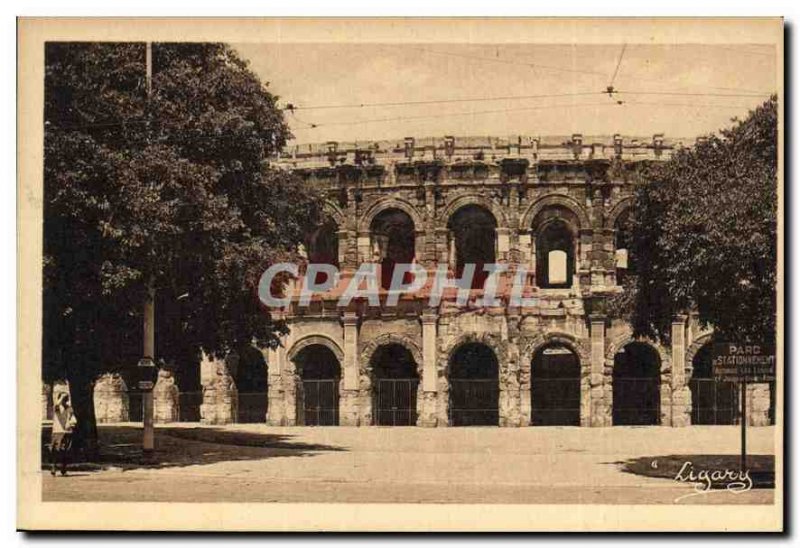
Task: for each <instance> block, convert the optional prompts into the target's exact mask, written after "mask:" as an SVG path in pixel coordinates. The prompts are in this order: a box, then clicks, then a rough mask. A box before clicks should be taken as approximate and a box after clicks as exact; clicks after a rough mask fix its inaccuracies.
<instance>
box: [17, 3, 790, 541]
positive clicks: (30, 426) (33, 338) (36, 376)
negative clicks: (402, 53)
mask: <svg viewBox="0 0 800 548" xmlns="http://www.w3.org/2000/svg"><path fill="white" fill-rule="evenodd" d="M59 40H63V41H75V40H85V41H93V40H116V41H128V40H129V41H144V40H154V41H224V42H307V43H325V42H355V43H358V42H363V43H367V42H383V43H402V42H427V43H458V42H473V43H518V42H526V43H562V44H563V43H580V44H614V43H619V44H621V43H624V42H628V43H651V44H677V43H697V44H699V43H730V44H736V43H758V44H775V46H776V55H777V57H778V58H777V64H776V66H777V71H776V72H777V78H778V81H777V82H776V89H777V90H778V98H779V105H780V110H779V124H780V129H781V131H780V137H779V138H780V147H779V150H780V158H779V170H780V181H781V184H780V185H779V192H778V244H779V248H778V267H779V268H778V324H777V325H778V345H777V353H778V364H779V365H778V371H779V373H778V381H777V390H776V395H777V404H776V428H775V432H776V435H775V455H776V485H777V486H778V487H777V488H776V490H775V503H774V504H773V505H753V506H740V505H713V506H712V505H703V506H699V507H698V506H694V505H680V506H679V505H639V506H634V505H591V504H583V505H578V504H576V505H522V504H520V505H507V504H503V505H501V504H463V505H459V504H300V503H293V504H265V503H247V504H231V503H224V504H223V503H193V504H186V503H133V502H122V503H78V502H69V503H62V502H46V503H43V502H42V500H41V490H42V486H41V473H40V464H41V463H40V449H39V443H40V441H39V440H40V437H39V436H40V434H39V432H40V427H41V423H40V405H41V400H40V398H41V377H40V364H41V336H42V333H41V306H42V299H41V289H42V281H41V275H42V274H41V265H42V162H43V158H42V142H43V108H42V105H43V104H44V103H43V99H44V90H43V84H44V47H43V45H44V42H46V41H59ZM783 66H784V65H783V20H782V19H781V18H662V19H655V18H635V19H620V18H569V19H567V18H514V19H500V18H491V19H489V18H453V19H450V18H424V19H422V18H414V19H411V18H360V19H343V18H335V19H333V18H328V19H320V18H317V19H311V18H283V19H277V18H270V19H257V18H247V19H238V18H203V19H201V18H197V19H190V18H93V19H88V18H62V19H55V18H21V19H19V20H18V105H17V108H18V122H17V123H18V134H17V140H18V142H17V147H18V148H17V157H18V182H17V190H18V192H17V208H18V209H17V223H18V232H17V238H18V242H17V244H18V248H17V249H18V251H17V253H18V267H17V268H18V276H17V279H18V302H17V307H18V308H17V310H18V323H19V331H18V334H17V348H18V363H17V375H18V377H17V379H18V380H17V402H18V404H17V405H18V425H17V428H18V431H17V444H18V455H17V458H18V460H17V480H18V492H17V500H18V508H17V527H19V528H20V529H68V530H74V529H83V530H86V529H90V530H120V529H122V530H136V531H143V530H181V531H210V530H216V531H218V530H226V531H267V530H271V531H297V530H306V531H555V530H568V531H577V530H582V531H586V530H589V531H777V530H781V528H782V526H783V525H782V524H783V489H782V486H783V424H784V420H783V400H784V398H783V393H784V390H783V375H782V371H783V362H784V360H783V358H784V348H783V330H784V327H783V326H784V299H783V295H784V277H783V261H784V254H783V242H784V235H783V231H784V217H783V211H784V193H783V159H784V153H783V144H784V132H783V127H784V125H783V105H784V96H783V72H784V71H783Z"/></svg>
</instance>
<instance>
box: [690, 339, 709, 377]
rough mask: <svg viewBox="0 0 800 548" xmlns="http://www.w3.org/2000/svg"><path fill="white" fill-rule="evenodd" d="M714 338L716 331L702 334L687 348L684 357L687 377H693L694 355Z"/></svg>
mask: <svg viewBox="0 0 800 548" xmlns="http://www.w3.org/2000/svg"><path fill="white" fill-rule="evenodd" d="M713 338H714V333H705V334H704V335H700V336H699V337H697V338H696V339H695V340H694V341H692V344H690V345H689V347H688V348H687V349H686V353H685V354H684V358H683V366H684V369H685V370H686V378H687V379H691V378H692V374H693V373H694V365H692V362H693V361H694V357H695V356H696V355H697V353H698V352H700V349H701V348H703V347H704V346H705V345H706V344H708V343H709V342H711V341H712V339H713Z"/></svg>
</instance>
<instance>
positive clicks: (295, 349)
mask: <svg viewBox="0 0 800 548" xmlns="http://www.w3.org/2000/svg"><path fill="white" fill-rule="evenodd" d="M317 344H318V345H321V346H324V347H326V348H328V349H329V350H330V351H331V352H333V355H334V356H336V359H337V360H339V364H342V363H343V361H344V351H343V350H342V348H341V347H340V346H339V344H338V343H336V341H334V340H333V339H331V338H330V337H328V336H327V335H306V336H304V337H302V338H301V339H300V340H298V341H297V342H295V343H294V344H293V345H292V347H291V348H290V349H289V351H288V352H287V353H286V357H287V358H288V360H289V363H291V364H294V360H295V358H296V357H297V355H298V354H299V353H300V351H301V350H303V349H304V348H307V347H309V346H313V345H317Z"/></svg>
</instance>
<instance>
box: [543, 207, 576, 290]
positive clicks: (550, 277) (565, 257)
mask: <svg viewBox="0 0 800 548" xmlns="http://www.w3.org/2000/svg"><path fill="white" fill-rule="evenodd" d="M574 272H575V243H574V236H573V234H572V231H571V229H570V227H569V225H568V224H567V223H566V222H564V221H562V220H560V219H556V220H553V221H551V222H549V223H547V224H546V225H545V226H544V227H543V228H542V229H541V230H540V231H539V232H538V233H537V235H536V285H538V286H539V287H552V288H565V287H571V286H572V276H573V274H574Z"/></svg>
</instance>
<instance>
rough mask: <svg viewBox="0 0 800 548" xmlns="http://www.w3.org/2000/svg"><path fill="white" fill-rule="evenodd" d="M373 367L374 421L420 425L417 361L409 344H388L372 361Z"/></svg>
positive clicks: (378, 422) (381, 423)
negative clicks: (407, 346) (409, 348)
mask: <svg viewBox="0 0 800 548" xmlns="http://www.w3.org/2000/svg"><path fill="white" fill-rule="evenodd" d="M370 367H371V369H372V385H373V387H374V391H373V408H374V409H375V413H374V417H375V419H374V420H375V424H377V425H381V426H414V425H415V424H417V388H418V387H419V375H418V374H417V363H416V362H415V361H414V357H413V356H412V355H411V352H409V351H408V349H407V348H406V347H404V346H403V345H401V344H397V343H392V344H386V345H383V346H381V347H380V348H378V349H377V350H376V351H375V353H374V354H373V355H372V359H371V360H370Z"/></svg>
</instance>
